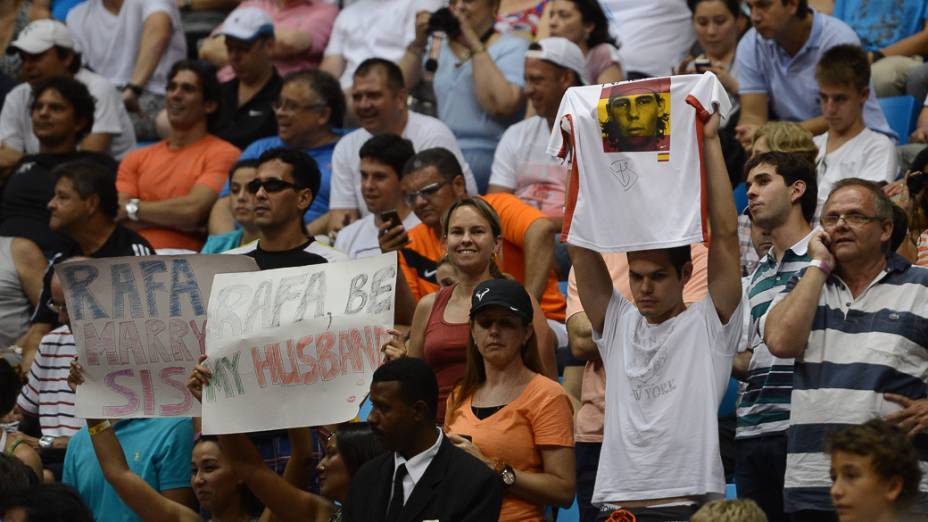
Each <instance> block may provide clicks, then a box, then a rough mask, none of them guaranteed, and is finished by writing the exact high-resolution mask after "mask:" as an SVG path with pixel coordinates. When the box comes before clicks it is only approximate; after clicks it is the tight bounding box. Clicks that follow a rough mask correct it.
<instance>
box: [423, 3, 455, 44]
mask: <svg viewBox="0 0 928 522" xmlns="http://www.w3.org/2000/svg"><path fill="white" fill-rule="evenodd" d="M436 31H441V32H443V33H445V35H447V36H448V38H449V39H452V40H453V39H455V38H457V37H458V35H459V34H461V23H460V22H458V19H457V18H455V16H454V15H453V14H451V10H450V9H448V8H447V7H442V8H441V9H439V10H438V11H435V12H434V13H432V16H431V17H430V18H429V27H428V32H429V34H432V33H434V32H436Z"/></svg>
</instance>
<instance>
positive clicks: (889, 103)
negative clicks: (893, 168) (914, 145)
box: [878, 96, 921, 145]
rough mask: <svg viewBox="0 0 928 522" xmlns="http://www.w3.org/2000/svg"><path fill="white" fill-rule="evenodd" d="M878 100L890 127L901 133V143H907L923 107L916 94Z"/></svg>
mask: <svg viewBox="0 0 928 522" xmlns="http://www.w3.org/2000/svg"><path fill="white" fill-rule="evenodd" d="M878 101H879V102H880V108H882V109H883V114H884V115H885V116H886V121H888V122H889V126H890V128H892V129H893V130H894V131H896V134H898V135H899V145H905V144H906V143H908V142H909V135H910V134H912V131H914V130H915V122H916V120H917V118H918V112H919V110H920V109H921V108H920V107H919V103H918V100H917V99H916V98H915V97H914V96H891V97H888V98H879V99H878Z"/></svg>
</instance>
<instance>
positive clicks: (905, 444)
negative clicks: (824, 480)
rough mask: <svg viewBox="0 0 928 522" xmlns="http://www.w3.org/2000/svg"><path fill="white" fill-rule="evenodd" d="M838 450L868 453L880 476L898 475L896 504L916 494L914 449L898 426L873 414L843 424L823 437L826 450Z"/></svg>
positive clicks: (917, 475) (907, 502) (908, 501)
mask: <svg viewBox="0 0 928 522" xmlns="http://www.w3.org/2000/svg"><path fill="white" fill-rule="evenodd" d="M838 451H840V452H843V453H850V454H853V455H860V456H863V457H870V462H871V463H872V465H873V470H874V471H875V472H876V473H877V475H879V476H880V477H881V478H882V479H883V480H891V479H893V478H895V477H899V478H901V479H902V491H900V492H899V497H898V498H897V499H896V505H897V506H898V507H900V508H905V507H907V506H908V505H910V504H911V503H912V501H913V500H915V497H916V496H917V495H918V484H919V482H920V481H921V478H922V472H921V469H919V467H918V459H919V456H918V450H916V449H915V446H914V445H913V444H912V441H911V440H909V438H908V436H907V435H906V432H905V431H904V430H903V429H902V428H900V427H899V426H896V425H895V424H890V423H888V422H886V421H884V420H883V419H879V418H877V419H871V420H869V421H867V422H865V423H863V424H860V425H857V426H850V427H847V428H844V429H843V430H841V431H838V432H835V433H832V434H831V435H830V436H829V437H828V439H827V440H826V441H825V452H826V453H828V454H829V455H834V454H835V452H838Z"/></svg>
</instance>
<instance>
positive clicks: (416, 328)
mask: <svg viewBox="0 0 928 522" xmlns="http://www.w3.org/2000/svg"><path fill="white" fill-rule="evenodd" d="M442 242H443V243H444V245H445V247H446V250H447V257H448V260H449V261H450V262H451V264H452V265H453V266H454V268H455V269H456V272H457V273H456V276H457V282H456V283H455V284H452V285H451V286H447V287H444V288H441V289H440V290H439V291H438V292H434V293H431V294H429V295H426V296H425V297H423V298H422V299H421V300H420V301H419V303H418V304H417V305H416V311H415V314H414V315H413V319H412V325H411V326H410V329H409V340H408V343H406V342H404V341H403V339H402V338H401V337H400V336H399V334H398V332H395V331H394V332H392V333H393V334H394V336H393V338H392V339H391V340H390V341H388V342H387V343H386V344H385V345H384V352H385V354H386V356H387V358H388V359H392V358H395V357H404V356H407V355H408V356H410V357H420V358H423V359H425V361H426V362H427V363H429V366H431V367H432V369H433V370H434V371H435V376H436V378H437V379H438V406H439V407H438V412H437V418H436V419H435V421H436V423H437V424H441V423H442V422H443V421H444V419H445V401H446V400H447V398H448V394H449V393H451V390H452V388H454V386H455V384H457V383H458V381H459V380H460V379H461V377H463V376H464V364H465V361H466V360H467V357H466V353H467V351H466V348H467V342H468V339H469V337H470V328H469V325H468V314H469V313H470V298H471V294H472V292H473V289H474V287H475V286H477V285H478V284H479V283H480V282H482V281H486V280H488V279H493V278H502V277H504V276H503V274H502V273H500V270H499V268H498V267H497V266H496V261H495V258H496V256H497V254H498V252H499V250H500V248H501V247H502V242H503V240H502V226H501V225H500V220H499V216H498V215H497V214H496V211H495V210H493V207H491V206H490V205H489V204H488V203H487V202H486V201H484V200H483V199H482V198H476V197H475V198H464V199H462V200H459V201H457V202H455V203H454V204H453V205H452V206H451V207H450V208H449V209H448V211H447V212H446V213H445V216H444V217H443V219H442ZM532 304H533V306H534V307H535V309H536V310H537V311H538V313H537V314H535V315H536V317H537V320H536V321H535V322H534V327H535V333H536V335H537V336H538V338H539V339H544V340H545V341H544V342H539V343H538V346H545V347H550V346H551V344H552V343H550V342H548V341H547V339H549V337H548V335H549V331H550V329H549V327H548V324H547V322H546V321H545V318H544V315H543V314H542V312H541V309H540V308H539V305H538V303H537V302H536V301H534V300H532ZM407 350H408V351H407ZM539 355H540V354H539ZM540 357H544V358H543V359H542V360H544V361H545V363H546V364H545V370H546V373H545V374H546V375H551V376H556V375H557V366H556V365H557V363H556V361H555V359H554V351H553V350H551V349H549V350H547V353H545V354H544V355H543V356H541V355H540Z"/></svg>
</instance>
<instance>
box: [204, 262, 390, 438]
mask: <svg viewBox="0 0 928 522" xmlns="http://www.w3.org/2000/svg"><path fill="white" fill-rule="evenodd" d="M396 271H397V268H396V257H395V254H384V255H381V256H375V257H369V258H365V259H359V260H356V261H345V262H340V263H330V264H323V265H312V266H306V267H298V268H282V269H279V270H265V271H262V272H259V273H257V274H223V275H217V276H216V279H215V280H214V281H213V290H212V294H211V295H210V302H209V311H208V313H207V317H208V319H209V320H208V322H207V324H208V326H207V328H206V353H207V355H209V358H208V359H207V361H206V362H207V365H208V366H209V368H210V369H211V370H212V372H213V378H212V380H211V382H210V385H209V386H208V387H207V388H206V389H205V390H203V433H207V434H221V433H244V432H252V431H263V430H273V429H283V428H293V427H298V426H320V425H324V424H334V423H338V422H345V421H348V420H350V419H352V418H354V416H355V415H357V414H358V408H359V407H360V405H361V402H362V401H363V399H364V397H365V395H366V394H367V392H368V390H369V388H370V382H371V376H372V374H373V373H374V370H375V369H376V368H377V367H378V366H380V363H381V352H380V346H381V344H382V343H383V341H384V340H385V337H386V335H387V333H386V330H387V328H390V327H391V326H392V325H393V311H394V305H393V302H394V294H395V288H396Z"/></svg>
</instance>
